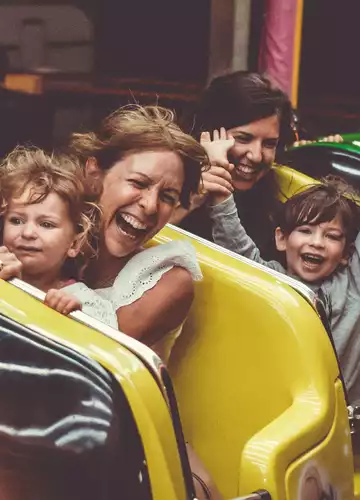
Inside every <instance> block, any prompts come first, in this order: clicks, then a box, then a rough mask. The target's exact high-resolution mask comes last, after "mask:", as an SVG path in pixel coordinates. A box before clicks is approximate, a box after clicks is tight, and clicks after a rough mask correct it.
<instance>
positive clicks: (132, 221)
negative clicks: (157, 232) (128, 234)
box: [121, 214, 147, 231]
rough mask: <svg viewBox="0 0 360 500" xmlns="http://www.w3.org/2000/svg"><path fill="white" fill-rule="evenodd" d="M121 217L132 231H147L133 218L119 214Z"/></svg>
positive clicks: (143, 225) (145, 227) (144, 226)
mask: <svg viewBox="0 0 360 500" xmlns="http://www.w3.org/2000/svg"><path fill="white" fill-rule="evenodd" d="M121 217H122V218H123V219H124V221H125V222H127V223H128V224H130V225H131V226H132V227H133V228H134V229H141V230H143V231H145V230H146V229H147V226H146V225H145V224H143V223H142V222H139V221H138V220H137V219H135V217H133V216H132V215H129V214H121Z"/></svg>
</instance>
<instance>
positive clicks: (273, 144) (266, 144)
mask: <svg viewBox="0 0 360 500" xmlns="http://www.w3.org/2000/svg"><path fill="white" fill-rule="evenodd" d="M276 146H277V141H265V142H264V147H265V148H267V149H276Z"/></svg>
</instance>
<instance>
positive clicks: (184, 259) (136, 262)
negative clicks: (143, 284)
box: [121, 240, 202, 281]
mask: <svg viewBox="0 0 360 500" xmlns="http://www.w3.org/2000/svg"><path fill="white" fill-rule="evenodd" d="M168 265H172V266H178V267H183V268H185V269H186V270H187V271H189V272H190V274H191V275H192V278H193V279H194V280H195V281H197V280H200V279H201V278H202V274H201V270H200V266H199V264H198V261H197V258H196V252H195V249H194V247H193V245H192V244H191V243H190V242H188V241H186V240H174V241H170V242H168V243H163V244H158V245H154V246H151V247H149V248H145V249H144V250H142V251H141V252H139V253H137V254H136V255H134V257H132V259H130V261H129V262H128V263H127V265H126V266H125V267H124V268H123V270H122V271H124V270H125V269H126V268H131V269H134V268H137V269H138V270H140V269H146V270H147V271H149V270H151V269H154V270H156V269H159V268H162V267H164V266H165V267H166V266H168ZM127 270H128V269H127ZM122 271H121V272H122Z"/></svg>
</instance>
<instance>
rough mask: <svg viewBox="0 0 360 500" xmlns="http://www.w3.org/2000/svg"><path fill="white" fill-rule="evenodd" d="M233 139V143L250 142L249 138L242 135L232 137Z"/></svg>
mask: <svg viewBox="0 0 360 500" xmlns="http://www.w3.org/2000/svg"><path fill="white" fill-rule="evenodd" d="M234 139H235V142H240V143H241V144H247V143H248V142H250V141H251V139H250V137H246V136H244V135H238V136H237V137H234Z"/></svg>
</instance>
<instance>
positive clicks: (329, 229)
mask: <svg viewBox="0 0 360 500" xmlns="http://www.w3.org/2000/svg"><path fill="white" fill-rule="evenodd" d="M275 238H276V247H277V249H278V250H279V251H284V252H285V253H286V263H287V269H288V272H289V273H290V274H292V275H294V276H297V277H298V278H300V279H301V280H303V281H305V282H309V283H313V282H316V281H319V280H323V279H325V278H327V277H328V276H330V275H331V274H332V273H333V272H334V271H335V270H336V269H337V267H338V266H339V265H340V264H342V265H346V264H347V255H346V251H345V249H346V238H345V234H344V229H343V224H342V222H341V220H340V217H338V216H336V217H335V218H334V219H333V220H332V221H329V222H323V223H321V224H314V225H311V224H304V225H301V226H298V227H296V228H295V229H294V230H293V231H292V232H291V233H290V234H289V235H288V236H286V235H284V234H283V233H282V232H281V230H280V228H277V229H276V233H275Z"/></svg>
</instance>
